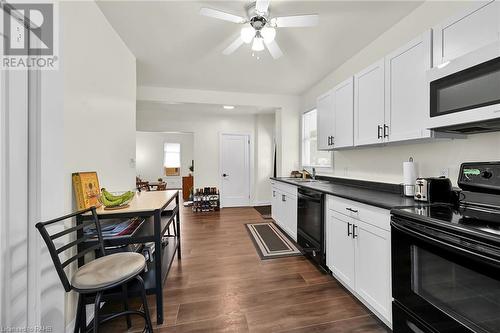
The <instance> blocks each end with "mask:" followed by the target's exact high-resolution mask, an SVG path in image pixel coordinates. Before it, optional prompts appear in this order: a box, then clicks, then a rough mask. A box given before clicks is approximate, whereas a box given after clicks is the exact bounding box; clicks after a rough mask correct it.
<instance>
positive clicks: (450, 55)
mask: <svg viewBox="0 0 500 333" xmlns="http://www.w3.org/2000/svg"><path fill="white" fill-rule="evenodd" d="M432 30H433V52H434V63H433V65H434V66H438V65H440V64H442V63H445V62H447V61H451V60H453V59H455V58H457V57H460V56H462V55H464V54H467V53H469V52H471V51H474V50H477V49H479V48H481V47H483V46H486V45H488V44H491V43H494V42H496V41H499V40H500V1H498V0H497V1H490V2H487V3H485V2H480V3H475V4H474V5H472V7H471V8H470V9H469V10H468V11H466V12H465V13H461V14H460V15H457V16H454V17H452V18H450V19H449V20H447V21H445V22H443V23H442V24H440V25H438V26H436V27H434V28H433V29H432Z"/></svg>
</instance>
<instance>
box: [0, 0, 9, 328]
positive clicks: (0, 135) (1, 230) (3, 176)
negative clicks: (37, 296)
mask: <svg viewBox="0 0 500 333" xmlns="http://www.w3.org/2000/svg"><path fill="white" fill-rule="evenodd" d="M1 8H2V7H1V6H0V9H1ZM2 16H3V15H2ZM0 24H3V18H2V19H0ZM1 44H2V45H3V43H1ZM2 45H0V51H2V52H3V50H2V47H3V46H2ZM5 76H6V71H0V252H1V253H6V241H5V237H6V231H5V221H6V220H7V214H6V209H7V204H6V199H7V193H6V188H5V186H6V184H7V177H8V176H7V158H6V157H7V144H6V140H7V137H8V136H7V119H6V118H7V115H6V112H5V111H6V95H7V94H6V77H5ZM5 267H6V264H5V262H4V256H3V255H1V256H0V321H2V322H3V320H4V319H5V314H4V309H2V306H3V305H4V302H3V301H1V300H4V299H5V290H4V288H3V286H4V279H5V276H4V274H5Z"/></svg>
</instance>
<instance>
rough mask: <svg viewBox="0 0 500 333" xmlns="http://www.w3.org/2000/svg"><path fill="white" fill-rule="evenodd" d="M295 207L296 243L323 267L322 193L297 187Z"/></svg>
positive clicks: (323, 225) (323, 228)
mask: <svg viewBox="0 0 500 333" xmlns="http://www.w3.org/2000/svg"><path fill="white" fill-rule="evenodd" d="M298 193H299V198H298V208H297V214H298V218H297V243H298V244H299V245H300V246H301V247H302V249H303V250H304V252H305V254H306V256H308V257H309V258H310V259H312V260H313V261H314V262H316V263H317V264H319V265H320V266H322V267H325V236H324V235H325V232H324V231H325V222H324V218H323V217H324V213H323V212H324V205H323V201H324V200H323V199H324V195H323V193H321V192H318V191H314V190H310V189H306V188H302V187H299V190H298Z"/></svg>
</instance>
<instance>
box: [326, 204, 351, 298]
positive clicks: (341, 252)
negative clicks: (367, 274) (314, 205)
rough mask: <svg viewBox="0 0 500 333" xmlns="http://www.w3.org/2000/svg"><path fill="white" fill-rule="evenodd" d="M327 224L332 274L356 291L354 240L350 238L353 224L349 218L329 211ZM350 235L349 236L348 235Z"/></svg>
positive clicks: (327, 245) (328, 264)
mask: <svg viewBox="0 0 500 333" xmlns="http://www.w3.org/2000/svg"><path fill="white" fill-rule="evenodd" d="M329 214H330V215H329V219H328V222H327V223H326V232H327V237H326V238H327V242H326V261H327V266H328V267H329V268H330V270H331V271H332V273H333V274H334V275H335V276H336V277H337V278H338V279H340V280H342V282H344V284H345V285H347V286H348V287H350V288H352V289H354V239H353V238H352V237H351V236H350V233H351V232H352V223H351V222H348V221H350V218H349V217H347V216H346V217H345V218H344V217H342V216H341V215H340V214H336V213H335V212H333V211H329ZM348 233H349V235H348Z"/></svg>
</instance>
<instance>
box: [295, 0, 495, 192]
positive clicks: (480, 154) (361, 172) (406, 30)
mask: <svg viewBox="0 0 500 333" xmlns="http://www.w3.org/2000/svg"><path fill="white" fill-rule="evenodd" d="M468 6H470V3H467V2H466V1H457V2H452V1H443V2H440V1H428V2H425V3H424V4H422V5H421V6H419V7H418V8H416V9H415V10H414V11H413V12H412V13H410V14H409V15H408V16H407V17H405V18H403V19H402V20H401V21H400V22H398V23H397V24H396V25H394V26H393V27H392V28H390V29H389V30H388V31H386V32H385V33H384V34H382V35H381V36H380V37H379V38H377V39H376V40H374V41H373V42H372V43H371V44H370V45H368V46H367V47H365V48H364V49H363V50H361V51H360V52H359V53H357V54H356V55H354V56H353V57H352V58H350V59H349V60H348V61H347V62H345V63H344V64H343V65H342V66H340V67H339V68H338V69H336V70H335V71H333V72H331V73H329V74H328V75H327V76H326V77H325V78H324V79H323V80H321V81H320V82H319V83H318V84H316V85H315V86H313V87H312V88H311V89H309V90H308V91H306V92H305V93H304V94H303V96H302V98H301V111H302V112H303V111H306V110H308V109H311V108H312V107H314V105H315V99H316V97H317V96H319V95H321V94H322V93H324V92H325V91H327V90H328V89H330V88H332V87H334V86H335V85H336V84H337V83H339V82H342V81H343V80H345V79H347V78H348V77H349V76H351V75H354V74H355V73H357V72H359V71H360V70H362V69H363V68H365V67H366V66H368V65H370V64H372V63H374V62H376V61H377V60H380V59H381V58H382V57H384V56H385V55H386V54H388V53H390V52H391V51H393V50H395V49H397V48H398V47H400V46H401V45H403V44H405V43H406V42H408V41H410V40H411V39H413V38H415V37H416V36H417V35H419V34H421V33H423V32H424V31H426V30H427V29H430V28H431V27H433V26H434V25H436V24H438V23H440V22H441V21H442V20H444V19H446V18H447V17H449V16H452V15H453V14H454V13H456V12H457V11H460V10H464V9H465V8H467V7H468ZM499 143H500V133H492V134H480V135H478V134H476V135H471V136H469V138H468V139H466V140H456V141H451V140H450V141H446V142H434V143H419V144H411V145H394V146H393V145H391V146H386V147H376V148H362V149H359V148H358V149H354V150H349V151H339V152H334V170H333V174H334V175H335V176H339V177H351V178H361V179H367V180H376V181H386V182H393V183H400V182H402V163H403V161H406V160H407V159H408V157H409V156H413V157H414V158H415V160H416V161H417V162H418V163H419V169H420V176H438V175H439V174H440V171H441V169H449V171H450V178H451V180H452V181H454V182H456V180H457V177H458V168H459V166H460V163H461V162H465V161H473V160H498V159H499V156H500V145H499Z"/></svg>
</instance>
